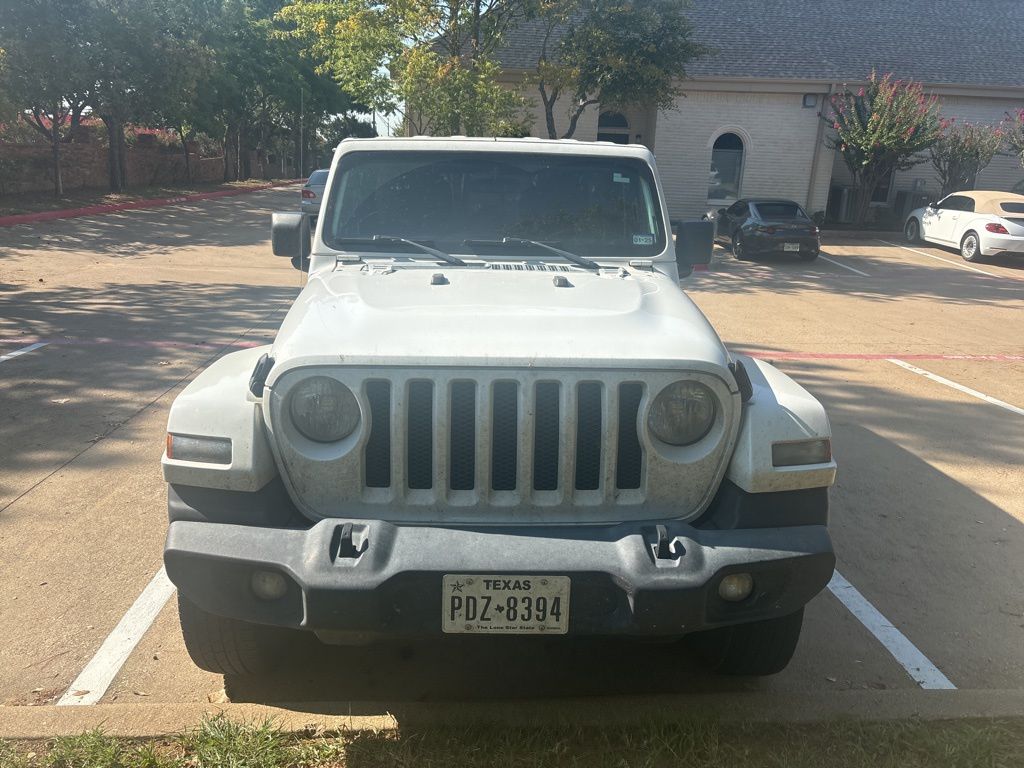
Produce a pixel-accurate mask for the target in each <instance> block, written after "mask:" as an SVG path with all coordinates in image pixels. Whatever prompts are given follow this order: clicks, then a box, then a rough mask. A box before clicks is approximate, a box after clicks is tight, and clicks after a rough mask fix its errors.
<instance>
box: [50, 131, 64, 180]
mask: <svg viewBox="0 0 1024 768" xmlns="http://www.w3.org/2000/svg"><path fill="white" fill-rule="evenodd" d="M52 130H53V134H52V138H51V139H50V149H51V151H52V153H53V194H54V195H55V196H56V197H64V179H63V177H62V176H61V168H60V129H59V128H57V126H56V125H54V126H53V129H52Z"/></svg>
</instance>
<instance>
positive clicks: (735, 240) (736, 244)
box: [732, 232, 750, 261]
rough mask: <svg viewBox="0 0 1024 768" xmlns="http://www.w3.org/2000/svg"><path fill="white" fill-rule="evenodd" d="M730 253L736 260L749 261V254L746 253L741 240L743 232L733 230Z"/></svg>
mask: <svg viewBox="0 0 1024 768" xmlns="http://www.w3.org/2000/svg"><path fill="white" fill-rule="evenodd" d="M732 255H733V256H735V257H736V259H737V260H738V261H750V254H748V253H747V246H746V245H745V244H744V242H743V233H742V232H734V233H733V236H732Z"/></svg>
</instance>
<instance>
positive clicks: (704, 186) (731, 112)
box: [498, 0, 1024, 220]
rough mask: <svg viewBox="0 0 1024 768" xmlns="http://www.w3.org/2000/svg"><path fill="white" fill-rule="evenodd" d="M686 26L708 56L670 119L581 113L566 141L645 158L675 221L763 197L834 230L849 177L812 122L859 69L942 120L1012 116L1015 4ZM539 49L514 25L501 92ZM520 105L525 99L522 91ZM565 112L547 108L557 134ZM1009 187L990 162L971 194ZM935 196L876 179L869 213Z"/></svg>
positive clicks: (962, 2)
mask: <svg viewBox="0 0 1024 768" xmlns="http://www.w3.org/2000/svg"><path fill="white" fill-rule="evenodd" d="M687 15H688V17H689V18H690V19H691V21H692V22H693V23H694V25H695V27H696V39H697V40H699V41H700V42H701V43H704V44H705V45H708V46H710V47H711V48H712V49H714V53H712V54H710V55H708V56H705V57H702V58H701V59H699V60H697V61H694V62H692V63H691V64H690V65H689V66H688V67H687V71H688V75H689V77H690V79H689V80H688V81H687V82H686V83H685V91H686V95H685V97H684V98H680V99H678V100H677V103H676V108H675V109H673V110H669V111H666V112H661V113H659V112H657V110H655V109H643V108H641V109H632V110H626V111H624V112H621V113H619V112H610V111H607V110H605V111H602V110H601V109H599V108H589V109H588V111H587V112H586V113H585V114H584V116H583V118H582V119H581V120H580V122H579V126H578V128H577V130H576V133H575V135H574V138H576V139H580V140H586V141H594V140H604V141H616V142H620V143H626V142H628V143H642V144H645V145H647V146H648V147H650V148H651V149H653V150H654V152H655V154H656V155H657V158H658V167H659V169H660V171H661V176H662V179H663V181H664V184H665V191H666V195H667V197H668V203H669V207H670V209H671V214H672V215H673V216H675V217H691V216H695V215H698V214H700V213H702V212H703V211H706V210H708V209H709V208H715V207H721V206H722V205H723V204H728V203H729V202H730V201H731V200H734V199H735V198H736V197H737V196H754V195H772V196H780V197H788V198H791V199H793V200H796V201H798V202H800V203H802V204H804V205H806V207H807V209H808V210H809V211H812V212H814V211H823V210H826V208H827V209H828V211H829V213H830V215H831V216H832V218H836V219H839V220H843V219H846V218H847V214H848V208H849V204H850V202H851V201H852V195H851V194H850V178H849V173H848V171H847V169H846V166H845V165H844V164H843V162H842V160H841V159H840V158H839V156H838V153H836V152H834V151H831V150H829V149H827V147H826V146H825V139H826V131H827V126H826V125H825V123H824V122H822V121H821V120H820V119H819V117H818V115H819V112H820V111H821V109H822V105H823V104H824V103H825V101H826V99H827V98H828V94H829V93H831V92H832V91H833V90H835V89H837V88H840V87H841V86H842V85H843V84H851V85H853V84H856V83H858V82H862V81H863V80H864V78H865V77H866V76H867V75H868V74H869V73H870V72H871V70H872V69H875V70H876V71H878V72H879V73H880V74H881V73H885V72H892V73H893V74H894V75H895V76H896V77H899V78H904V79H907V78H909V79H914V80H917V81H920V82H922V83H924V84H925V87H926V89H927V90H928V91H929V92H931V93H934V94H936V95H938V96H939V97H940V99H941V102H942V113H943V115H944V116H945V117H955V118H956V119H957V120H961V121H969V122H978V123H991V124H995V123H998V122H999V121H1000V120H1001V119H1002V118H1003V116H1004V115H1005V113H1006V112H1008V111H1009V110H1016V109H1021V108H1024V44H1022V39H1021V30H1022V28H1024V2H1021V0H900V2H893V0H814V2H806V0H801V1H797V0H694V2H693V7H692V8H691V9H690V10H689V11H688V12H687ZM542 38H543V28H542V27H541V25H540V24H536V23H530V24H526V25H524V26H522V27H520V28H519V29H517V30H515V31H513V32H512V33H510V35H509V37H508V39H507V41H506V43H505V45H504V47H503V48H501V49H500V50H499V51H498V60H499V62H500V63H501V64H502V67H503V70H504V73H505V75H504V76H505V78H506V79H507V81H508V82H509V84H510V85H511V86H513V87H518V86H517V84H518V83H521V82H522V79H523V77H524V76H525V75H527V73H529V72H530V70H531V68H532V67H533V66H534V65H535V63H536V61H537V57H538V54H539V51H540V48H541V43H542ZM524 93H525V94H526V95H527V96H528V97H534V98H536V91H535V90H534V89H533V87H532V86H524ZM536 100H537V101H538V102H539V99H536ZM567 112H568V110H567V105H563V104H560V105H558V107H556V112H555V118H556V123H557V127H558V130H559V131H560V132H561V131H563V130H564V129H565V126H566V124H567V122H568V117H567ZM532 117H533V129H532V132H533V135H535V136H546V135H547V133H546V129H545V123H544V115H543V110H542V109H541V108H539V107H537V108H536V109H535V110H534V114H533V115H532ZM1022 179H1024V170H1022V169H1021V167H1020V164H1019V162H1018V161H1017V160H1016V159H1015V158H1012V157H1009V156H1005V157H1003V156H997V157H996V158H995V160H994V161H993V162H992V164H991V165H990V166H989V167H988V168H986V169H985V170H984V171H983V172H982V173H981V176H980V177H979V179H978V186H979V187H980V188H987V189H1010V188H1011V187H1013V186H1014V185H1015V184H1016V183H1018V182H1020V181H1021V180H1022ZM938 192H939V183H938V180H937V178H936V177H935V174H934V171H933V169H932V167H931V164H930V163H925V164H922V165H919V166H917V167H915V168H913V169H911V170H909V171H905V172H899V173H897V174H895V177H894V178H892V179H889V180H887V183H886V184H884V185H882V186H881V187H879V189H878V190H877V192H876V195H875V203H874V205H875V206H876V207H877V208H878V209H879V213H888V214H890V215H892V216H895V217H898V216H901V215H902V214H903V213H904V212H905V211H908V210H910V209H911V208H913V207H915V206H916V205H917V204H919V203H920V202H921V201H922V200H924V199H926V198H928V197H934V196H935V195H937V194H938Z"/></svg>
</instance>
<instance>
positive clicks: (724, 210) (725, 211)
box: [718, 208, 728, 216]
mask: <svg viewBox="0 0 1024 768" xmlns="http://www.w3.org/2000/svg"><path fill="white" fill-rule="evenodd" d="M727 213H728V211H727V210H726V209H725V208H719V209H718V215H719V216H725V214H727Z"/></svg>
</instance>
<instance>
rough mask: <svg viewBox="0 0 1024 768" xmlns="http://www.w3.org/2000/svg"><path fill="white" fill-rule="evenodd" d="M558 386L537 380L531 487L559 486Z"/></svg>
mask: <svg viewBox="0 0 1024 768" xmlns="http://www.w3.org/2000/svg"><path fill="white" fill-rule="evenodd" d="M558 390H559V386H558V384H556V383H555V382H553V381H542V382H540V383H538V384H537V390H536V394H537V405H536V415H535V417H534V418H535V420H534V426H533V489H534V490H535V491H557V490H558V474H559V472H558V468H559V467H558V465H559V455H558V432H559V417H558V414H559V406H558V395H559V391H558Z"/></svg>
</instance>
